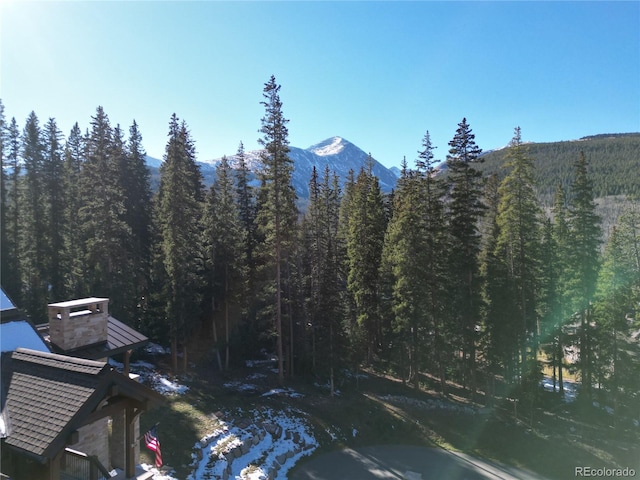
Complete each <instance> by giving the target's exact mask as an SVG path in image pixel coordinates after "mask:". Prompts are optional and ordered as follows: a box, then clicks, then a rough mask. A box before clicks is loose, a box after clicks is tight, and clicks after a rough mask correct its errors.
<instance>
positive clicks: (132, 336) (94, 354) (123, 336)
mask: <svg viewBox="0 0 640 480" xmlns="http://www.w3.org/2000/svg"><path fill="white" fill-rule="evenodd" d="M38 332H40V335H42V336H43V337H44V338H45V340H47V341H49V325H48V324H44V325H38ZM148 342H149V339H148V338H147V337H146V336H144V335H143V334H141V333H140V332H138V331H136V330H134V329H133V328H131V327H129V326H128V325H125V324H124V323H122V322H121V321H120V320H117V319H115V318H113V317H111V316H110V317H109V321H108V323H107V341H106V342H102V343H98V344H95V345H87V346H86V347H81V348H77V349H74V350H71V351H67V352H62V351H61V350H60V349H57V347H56V346H55V345H52V347H53V348H54V350H56V351H58V352H59V353H65V354H66V355H73V356H74V357H82V358H91V359H100V358H106V357H111V356H113V355H117V354H119V353H124V352H125V351H126V350H133V349H135V348H138V347H141V346H143V345H145V344H147V343H148Z"/></svg>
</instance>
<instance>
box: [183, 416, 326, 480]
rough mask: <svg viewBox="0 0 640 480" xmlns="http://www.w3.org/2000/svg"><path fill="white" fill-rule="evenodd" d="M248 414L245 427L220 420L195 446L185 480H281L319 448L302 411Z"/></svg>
mask: <svg viewBox="0 0 640 480" xmlns="http://www.w3.org/2000/svg"><path fill="white" fill-rule="evenodd" d="M248 413H249V415H251V417H252V421H251V422H249V424H246V423H245V425H246V426H240V425H234V424H230V423H226V422H222V421H221V422H220V426H219V428H217V429H216V430H215V431H214V432H212V433H211V434H209V435H207V436H206V437H205V438H203V439H202V440H201V441H200V442H197V443H196V444H195V445H194V450H193V454H192V456H193V462H192V464H191V467H192V469H193V470H192V473H191V474H190V475H189V476H188V477H187V480H205V479H206V480H209V479H220V478H230V479H240V480H258V479H264V478H267V476H268V475H272V477H273V478H276V479H282V480H284V479H286V478H287V473H288V472H289V470H290V469H291V468H292V467H293V466H294V465H295V464H296V462H298V460H300V459H301V458H302V457H305V456H307V455H310V454H311V453H313V451H314V450H315V449H316V448H317V447H318V442H317V441H316V439H315V437H314V436H313V434H312V433H311V428H310V426H309V424H308V421H307V419H306V414H304V413H303V412H300V411H298V410H294V409H288V410H286V411H284V410H283V411H274V410H272V409H270V408H263V409H256V410H253V411H251V412H248ZM243 415H246V414H244V413H243ZM238 423H241V422H238Z"/></svg>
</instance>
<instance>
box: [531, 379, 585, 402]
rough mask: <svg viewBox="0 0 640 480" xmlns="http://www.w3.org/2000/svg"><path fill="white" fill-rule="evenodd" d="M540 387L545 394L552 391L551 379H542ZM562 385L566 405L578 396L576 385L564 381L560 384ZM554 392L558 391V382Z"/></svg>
mask: <svg viewBox="0 0 640 480" xmlns="http://www.w3.org/2000/svg"><path fill="white" fill-rule="evenodd" d="M540 385H542V388H544V390H545V392H553V391H554V389H553V379H552V378H551V377H544V378H543V379H542V382H541V383H540ZM562 385H563V387H564V401H565V402H567V403H571V402H573V401H575V399H576V397H577V395H578V384H577V383H575V382H570V381H567V380H565V381H563V382H562ZM555 391H556V392H559V391H560V386H559V385H558V382H556V387H555Z"/></svg>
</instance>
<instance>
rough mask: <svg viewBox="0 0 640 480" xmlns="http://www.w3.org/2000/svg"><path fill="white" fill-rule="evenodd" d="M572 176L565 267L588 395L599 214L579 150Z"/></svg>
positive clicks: (585, 390) (590, 381)
mask: <svg viewBox="0 0 640 480" xmlns="http://www.w3.org/2000/svg"><path fill="white" fill-rule="evenodd" d="M574 166H575V169H576V177H575V181H574V183H573V185H572V191H571V193H572V200H571V206H570V210H569V218H568V223H569V232H570V238H571V249H570V250H569V268H570V270H571V273H572V278H571V286H570V288H571V291H572V297H573V308H574V311H577V312H578V315H579V319H580V361H579V363H580V371H581V382H582V387H583V388H582V392H583V393H584V394H585V395H586V397H587V398H590V397H591V386H592V380H593V376H592V369H591V363H592V361H593V358H592V349H591V331H590V330H591V321H592V319H591V314H592V311H591V302H592V301H593V295H594V293H595V288H596V280H597V275H598V269H599V258H600V255H599V252H600V239H601V235H602V232H601V230H600V218H599V217H598V216H597V215H596V213H595V202H594V201H593V186H592V182H591V180H590V179H589V176H588V172H587V168H588V164H587V160H586V158H585V156H584V154H581V155H580V157H579V159H578V160H577V162H576V163H575V165H574Z"/></svg>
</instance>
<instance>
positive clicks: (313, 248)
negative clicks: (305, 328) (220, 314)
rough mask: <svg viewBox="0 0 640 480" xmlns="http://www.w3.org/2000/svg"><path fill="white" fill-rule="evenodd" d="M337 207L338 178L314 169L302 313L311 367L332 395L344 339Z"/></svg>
mask: <svg viewBox="0 0 640 480" xmlns="http://www.w3.org/2000/svg"><path fill="white" fill-rule="evenodd" d="M339 208H340V189H339V186H338V179H337V176H336V175H335V173H334V174H333V180H332V177H331V174H330V171H329V167H328V166H327V167H326V168H325V171H324V175H323V178H322V181H320V179H319V177H318V172H317V170H316V168H315V166H314V167H313V170H312V174H311V179H310V181H309V206H308V208H307V212H306V214H305V217H304V219H303V225H302V233H303V238H302V243H303V244H304V245H305V247H304V260H303V263H304V274H303V275H304V279H305V282H304V283H305V292H304V296H305V311H306V312H307V324H308V325H309V329H310V330H311V348H310V350H311V355H310V356H311V368H312V371H313V372H314V374H316V375H328V376H329V384H330V391H331V395H333V392H334V382H335V369H336V366H337V365H338V364H339V362H340V361H341V353H342V345H343V340H344V337H343V332H342V324H341V319H342V315H343V314H342V308H341V305H340V302H341V298H340V271H339V256H338V240H337V231H338V216H339Z"/></svg>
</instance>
